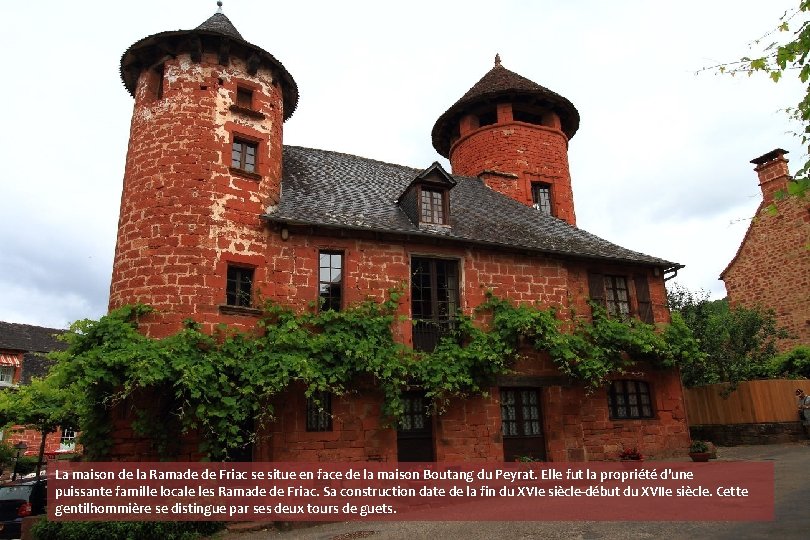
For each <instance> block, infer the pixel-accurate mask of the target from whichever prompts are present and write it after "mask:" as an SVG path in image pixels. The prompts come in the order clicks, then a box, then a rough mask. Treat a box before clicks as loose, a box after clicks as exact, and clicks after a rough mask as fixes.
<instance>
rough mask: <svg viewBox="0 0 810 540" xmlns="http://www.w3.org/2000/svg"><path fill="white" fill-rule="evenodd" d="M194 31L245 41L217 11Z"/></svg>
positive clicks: (227, 19)
mask: <svg viewBox="0 0 810 540" xmlns="http://www.w3.org/2000/svg"><path fill="white" fill-rule="evenodd" d="M195 30H204V31H206V32H213V33H215V34H223V35H226V36H228V37H232V38H235V39H238V40H241V41H245V38H243V37H242V34H240V33H239V31H238V30H237V29H236V27H235V26H234V25H233V23H232V22H231V20H230V19H229V18H228V17H226V16H225V14H224V13H222V12H220V11H217V12H216V13H214V14H213V15H211V16H210V17H209V18H208V19H207V20H206V21H205V22H204V23H202V24H201V25H200V26H198V27H197V28H195Z"/></svg>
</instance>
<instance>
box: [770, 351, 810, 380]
mask: <svg viewBox="0 0 810 540" xmlns="http://www.w3.org/2000/svg"><path fill="white" fill-rule="evenodd" d="M771 369H772V373H773V376H774V377H786V378H805V379H810V347H809V346H807V345H799V346H798V347H796V348H794V349H792V350H790V351H787V352H784V353H782V354H780V355H777V356H776V357H775V358H774V359H773V361H772V362H771Z"/></svg>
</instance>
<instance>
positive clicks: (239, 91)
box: [236, 86, 253, 109]
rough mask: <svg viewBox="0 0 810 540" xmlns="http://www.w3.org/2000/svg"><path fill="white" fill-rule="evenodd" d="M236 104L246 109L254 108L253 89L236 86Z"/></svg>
mask: <svg viewBox="0 0 810 540" xmlns="http://www.w3.org/2000/svg"><path fill="white" fill-rule="evenodd" d="M236 105H237V106H239V107H243V108H245V109H252V108H253V90H251V89H250V88H243V87H241V86H239V87H237V88H236Z"/></svg>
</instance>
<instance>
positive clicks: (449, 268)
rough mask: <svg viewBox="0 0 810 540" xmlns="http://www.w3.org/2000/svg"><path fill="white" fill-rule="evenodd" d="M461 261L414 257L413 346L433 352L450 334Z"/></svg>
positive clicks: (456, 301) (456, 305)
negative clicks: (442, 339) (459, 262)
mask: <svg viewBox="0 0 810 540" xmlns="http://www.w3.org/2000/svg"><path fill="white" fill-rule="evenodd" d="M458 296H459V295H458V261H450V260H443V259H429V258H422V257H414V258H413V259H412V260H411V316H412V317H413V319H414V321H415V324H414V329H413V345H414V348H416V349H417V350H422V351H432V350H433V349H435V348H436V345H437V344H438V343H439V341H440V340H441V338H442V337H443V336H446V335H449V334H450V332H451V331H452V329H453V327H452V324H453V319H454V318H455V315H456V311H457V310H458V307H459V305H458Z"/></svg>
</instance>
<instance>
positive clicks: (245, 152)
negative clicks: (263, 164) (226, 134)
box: [231, 135, 260, 174]
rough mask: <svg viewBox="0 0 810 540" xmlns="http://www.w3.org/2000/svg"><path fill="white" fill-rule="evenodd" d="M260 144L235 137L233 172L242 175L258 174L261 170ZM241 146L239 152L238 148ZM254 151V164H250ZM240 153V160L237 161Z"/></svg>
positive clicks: (232, 161)
mask: <svg viewBox="0 0 810 540" xmlns="http://www.w3.org/2000/svg"><path fill="white" fill-rule="evenodd" d="M259 144H260V143H259V142H258V141H254V140H251V139H249V138H247V137H243V136H241V135H234V137H233V140H232V141H231V170H236V171H239V172H241V173H248V174H258V173H257V172H256V171H257V170H258V168H259ZM237 145H239V147H240V148H239V149H238V150H237V148H236V146H237ZM251 149H253V156H252V158H253V163H249V162H248V159H249V158H250V157H251V156H250V150H251ZM237 153H238V156H239V159H238V160H237V159H236V154H237Z"/></svg>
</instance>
